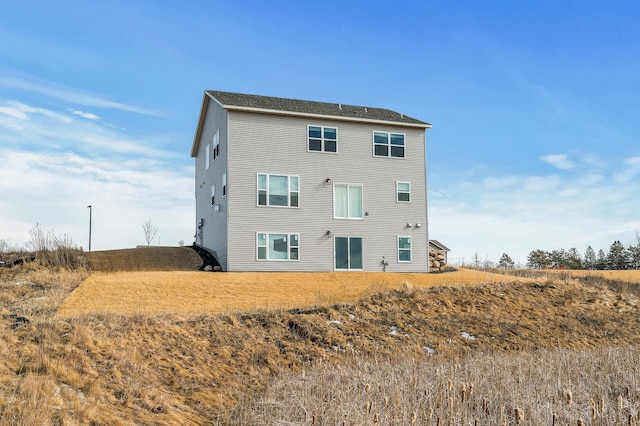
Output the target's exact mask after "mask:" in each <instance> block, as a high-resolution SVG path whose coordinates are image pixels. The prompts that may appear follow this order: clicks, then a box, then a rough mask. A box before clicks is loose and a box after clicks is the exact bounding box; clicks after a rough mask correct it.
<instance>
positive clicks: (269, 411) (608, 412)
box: [0, 264, 640, 426]
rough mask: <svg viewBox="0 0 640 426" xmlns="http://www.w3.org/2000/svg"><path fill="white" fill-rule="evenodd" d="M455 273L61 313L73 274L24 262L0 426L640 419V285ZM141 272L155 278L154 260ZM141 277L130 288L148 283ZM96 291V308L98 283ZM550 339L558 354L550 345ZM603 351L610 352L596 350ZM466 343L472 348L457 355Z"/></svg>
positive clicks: (4, 355) (11, 316) (0, 339)
mask: <svg viewBox="0 0 640 426" xmlns="http://www.w3.org/2000/svg"><path fill="white" fill-rule="evenodd" d="M2 269H5V268H2ZM464 272H465V271H461V274H460V275H458V276H457V275H456V274H455V273H452V274H442V275H424V276H423V277H424V279H425V280H432V281H431V282H428V281H424V282H422V285H424V286H431V288H425V289H422V288H419V287H420V286H421V282H420V281H419V280H418V279H417V278H416V277H419V276H422V275H420V274H408V277H413V279H411V278H407V275H405V274H401V275H402V276H401V277H398V281H393V280H392V279H391V278H390V277H391V276H392V275H386V274H380V275H381V276H383V277H384V278H385V280H384V281H375V280H374V281H370V280H363V277H365V276H366V275H369V274H362V276H361V277H360V280H358V274H337V275H339V277H338V278H341V279H345V280H346V279H350V280H352V281H355V284H353V285H352V286H353V287H357V286H362V288H363V289H364V293H367V292H370V294H368V295H366V294H365V295H364V296H363V297H360V298H356V299H354V300H352V301H350V302H348V303H338V304H331V303H329V302H326V304H322V306H315V307H298V306H296V307H295V308H291V309H277V308H272V309H253V310H243V311H237V312H233V313H211V314H209V313H206V314H187V313H179V314H178V313H162V314H153V313H144V312H142V311H141V310H138V311H137V313H135V314H117V313H99V312H91V313H85V314H77V315H75V314H74V315H72V316H70V317H61V316H60V315H58V314H57V312H58V311H59V308H60V304H61V303H63V302H62V301H63V300H65V298H66V297H67V296H68V295H69V294H70V293H71V292H72V290H73V289H74V288H79V287H77V286H78V285H79V284H80V282H81V281H82V280H83V279H84V278H85V277H86V274H85V273H84V272H69V271H65V270H46V269H41V268H39V267H38V266H37V265H35V264H34V265H24V266H20V267H16V268H12V269H10V270H0V426H5V425H12V426H13V425H63V424H64V425H66V424H69V425H72V424H87V425H89V424H96V425H97V424H100V425H102V424H109V425H111V424H113V425H133V424H145V425H160V424H181V425H182V424H184V425H201V424H241V425H254V424H255V425H265V424H266V425H283V424H303V425H310V424H313V423H312V422H313V418H314V417H313V415H314V414H316V415H317V416H316V417H315V418H316V420H317V421H316V423H315V424H316V425H318V426H319V425H329V424H332V425H333V424H343V421H346V424H375V419H377V420H378V424H403V425H404V424H411V422H413V421H414V420H416V421H417V423H416V424H425V423H426V424H429V422H432V424H437V420H438V419H440V420H443V423H442V424H464V425H467V424H469V423H471V424H474V423H473V422H472V421H471V420H472V419H473V418H474V417H475V418H478V419H480V423H478V424H503V423H504V424H518V422H520V423H519V424H522V425H524V424H551V422H549V421H548V420H549V418H550V417H551V416H557V419H558V422H557V423H556V424H577V420H578V419H583V420H584V424H585V425H586V424H634V425H637V424H638V422H639V421H640V419H639V418H638V412H640V387H639V385H638V381H637V378H638V370H637V365H638V363H637V356H636V355H637V349H634V348H638V347H639V345H640V333H639V332H638V330H640V297H639V296H638V294H640V293H638V292H636V291H629V290H630V288H628V287H626V286H613V285H611V284H610V283H608V282H607V283H598V282H591V281H589V282H582V281H580V280H572V279H565V278H556V279H547V278H541V279H532V278H531V277H527V278H523V279H518V280H516V279H515V278H514V277H507V276H498V277H494V276H493V275H491V274H485V273H483V272H470V274H471V276H470V275H466V276H467V277H468V279H470V280H476V278H472V276H473V274H479V275H476V277H478V278H477V281H474V282H470V283H467V284H466V285H453V286H448V285H439V284H445V283H446V282H454V283H457V284H460V283H461V282H463V281H464V279H463V278H462V276H464ZM145 274H146V275H145ZM180 274H181V273H175V272H174V273H168V275H167V276H171V275H173V277H174V278H173V280H175V277H176V276H178V275H180ZM467 274H469V272H467ZM102 275H104V276H106V277H111V278H112V279H115V278H116V277H118V275H119V274H116V273H114V274H102ZM135 275H139V276H142V277H144V276H146V277H148V278H147V281H149V282H153V280H151V279H150V278H149V277H152V276H154V275H155V273H142V272H137V273H134V274H132V275H130V276H135ZM233 275H234V274H207V273H193V275H192V274H191V273H188V274H186V275H185V276H190V277H193V276H196V277H199V278H200V277H202V279H204V280H208V279H211V280H214V281H212V284H211V285H210V287H214V288H215V287H216V285H217V286H218V287H223V286H221V285H220V284H216V282H215V280H222V279H223V278H224V277H225V276H226V278H224V279H230V278H231V277H233ZM243 275H244V274H243ZM256 275H257V276H256V277H254V281H255V282H254V283H253V285H255V288H260V286H262V287H265V286H266V284H267V283H268V282H270V281H269V280H274V282H273V283H272V285H274V286H280V287H276V288H273V287H272V292H273V293H276V292H278V291H279V292H281V293H303V292H304V291H303V290H302V288H303V287H304V286H301V285H300V282H302V283H304V282H305V281H304V279H303V278H304V277H298V279H299V280H300V281H290V282H289V283H286V282H281V283H279V282H277V280H275V277H276V275H273V276H269V277H262V278H260V277H259V276H261V275H270V274H256ZM322 275H325V274H322ZM326 275H327V276H330V275H331V274H326ZM373 275H375V274H373ZM122 276H123V277H124V276H125V275H124V274H123V275H122ZM160 276H162V275H160ZM287 276H290V275H289V274H287ZM293 276H294V275H292V277H293ZM318 276H320V275H318ZM91 279H93V278H90V279H89V280H86V281H83V284H82V285H84V283H87V282H91ZM260 279H262V280H264V281H260ZM307 279H308V277H307ZM358 281H365V283H364V284H363V283H360V284H358ZM482 281H485V282H484V283H483V282H482ZM603 281H604V280H603ZM133 282H134V284H135V285H138V284H139V282H140V280H133ZM172 282H173V281H172ZM191 282H193V280H191ZM402 282H411V284H412V286H409V285H404V286H403V285H402ZM134 284H130V287H131V286H133V287H135V285H134ZM285 284H288V285H285ZM347 284H349V283H347ZM347 284H344V282H343V284H342V285H347ZM471 284H473V285H471ZM82 285H80V287H81V286H82ZM234 285H235V287H238V286H239V284H238V282H236V283H235V284H234V282H232V281H231V282H229V283H227V284H226V286H227V287H233V286H234ZM385 286H388V287H395V288H396V289H389V290H387V289H385ZM633 286H635V287H640V286H638V285H637V284H634V285H633ZM398 287H399V289H398ZM136 288H137V289H138V293H137V294H138V296H139V297H142V295H143V293H144V292H143V290H144V287H140V286H138V287H136ZM125 290H126V286H125ZM245 291H246V292H247V293H249V291H248V290H245ZM112 292H113V291H112ZM93 294H94V296H95V297H98V301H97V302H96V301H93V302H92V303H93V304H94V306H95V305H98V303H99V302H100V297H101V296H99V295H100V292H98V291H97V289H95V290H94V293H93ZM113 294H114V295H115V296H113V297H114V299H115V298H116V296H117V292H113ZM237 294H242V293H236V297H237ZM311 294H313V293H311ZM174 296H175V295H174ZM120 297H122V298H124V297H129V294H128V293H126V292H125V293H124V295H121V296H120ZM165 297H166V296H165ZM252 297H253V296H252ZM282 297H283V298H287V297H289V296H288V294H285V295H283V296H282ZM292 297H293V296H292ZM314 297H315V296H314ZM323 297H326V296H323ZM199 298H203V296H202V295H200V296H199ZM189 300H190V301H191V303H195V302H194V301H197V300H198V298H193V297H191V298H190V299H189ZM274 300H275V299H274ZM278 300H279V299H278ZM325 300H326V299H325ZM138 303H139V304H140V305H142V303H141V302H138ZM184 303H186V302H184ZM274 303H277V300H276V301H275V302H274ZM292 303H293V302H292ZM105 304H106V302H105ZM313 304H315V303H313ZM96 309H97V308H96ZM559 348H564V349H566V350H568V351H569V352H561V353H560V354H559V356H557V357H556V356H554V357H548V358H544V354H545V352H544V351H546V350H550V351H553V353H556V349H559ZM606 348H612V351H607V352H604V355H605V356H604V359H603V357H602V356H601V355H602V354H603V350H606ZM625 348H630V349H629V350H627V349H625ZM541 351H542V352H541ZM474 354H475V355H478V356H480V358H479V361H478V362H476V363H467V362H466V360H467V359H469V357H470V356H474ZM485 354H486V355H487V357H486V358H485V357H484V355H485ZM564 354H566V355H564ZM387 357H389V360H390V361H391V365H393V366H396V368H395V370H394V371H395V372H391V371H390V368H389V363H385V359H387ZM574 358H576V359H577V360H582V361H580V362H581V363H578V362H576V359H574ZM554 359H555V361H554ZM607 359H608V361H607ZM552 364H553V365H552ZM569 365H571V366H572V367H574V368H573V369H571V370H570V369H569V368H568V367H569ZM589 366H596V367H597V368H595V369H594V371H593V374H589V375H586V376H585V375H583V374H581V372H582V371H588V368H589ZM305 371H306V373H305ZM387 372H389V374H387ZM505 372H508V374H505ZM557 372H560V373H562V375H560V374H558V373H557ZM305 374H306V376H305ZM431 375H435V378H434V379H430V377H431ZM305 377H306V378H305ZM280 378H282V379H280ZM274 380H275V381H274ZM336 380H337V381H336ZM529 381H531V383H529ZM310 382H319V383H318V387H315V388H314V387H311V388H309V387H307V386H306V385H307V384H309V383H310ZM344 385H346V387H344ZM464 386H467V387H466V389H467V390H468V391H469V393H468V394H463V393H462V390H463V389H464ZM470 386H473V389H474V390H473V391H472V390H471V387H470ZM525 387H526V389H529V388H530V387H533V391H531V392H526V389H524V388H525ZM277 389H283V390H287V393H282V394H281V393H279V391H278V390H277ZM274 390H275V392H274ZM453 390H455V391H456V392H452V391H453ZM571 392H572V394H573V396H572V397H569V396H568V395H571ZM465 395H468V398H467V396H465ZM338 398H339V399H340V400H338ZM485 400H486V401H487V403H486V404H485ZM562 401H567V402H566V403H563V402H562ZM569 401H573V402H571V403H570V402H569ZM603 401H604V402H603ZM593 403H596V406H595V409H596V410H597V411H596V412H595V415H596V416H597V417H593V414H592V413H593V411H591V410H593V407H594V405H593ZM280 404H288V406H283V407H279V406H275V405H280ZM487 404H488V405H487ZM356 405H357V407H356ZM451 405H453V409H450V407H451ZM478 405H480V407H482V409H483V410H484V411H483V412H479V411H478ZM485 406H486V407H485ZM430 407H431V408H433V413H431V412H430ZM448 407H449V408H448ZM545 407H546V408H545ZM425 409H426V413H424V412H423V411H424V410H425ZM516 409H518V410H520V411H519V412H516ZM535 409H538V410H542V411H538V412H537V414H536V412H535V411H534V410H535ZM348 410H351V411H348ZM370 410H371V411H370ZM302 411H304V412H305V413H307V414H308V417H306V420H303V419H299V415H300V414H302ZM483 413H484V414H483ZM518 413H521V414H518ZM414 414H415V416H414ZM432 414H433V415H432ZM336 415H337V416H338V417H336ZM345 415H348V417H345ZM332 416H333V417H332ZM408 416H409V417H408ZM587 416H592V417H591V418H586V417H587ZM303 418H305V417H303ZM464 419H466V421H465V420H464Z"/></svg>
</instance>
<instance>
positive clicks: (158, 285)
mask: <svg viewBox="0 0 640 426" xmlns="http://www.w3.org/2000/svg"><path fill="white" fill-rule="evenodd" d="M514 279H515V278H514V277H510V276H504V275H499V274H493V273H489V272H483V271H475V270H468V269H460V270H458V271H455V272H448V273H443V274H410V273H389V272H387V273H382V272H330V273H265V272H260V273H250V272H237V273H233V272H231V273H206V272H197V271H171V272H167V271H144V272H140V271H139V272H116V273H93V274H92V275H91V276H89V278H87V279H86V280H85V281H84V282H83V283H82V284H81V285H80V286H79V287H78V288H77V289H76V290H75V291H74V292H73V293H72V294H71V296H70V297H69V298H68V299H67V300H66V301H65V303H64V304H63V305H62V306H61V307H60V310H59V315H61V316H63V317H69V316H73V315H77V314H83V313H90V312H111V313H120V314H130V313H195V314H200V313H219V312H232V311H242V310H251V309H256V308H261V309H262V308H285V309H288V308H294V307H304V306H311V305H328V304H335V303H343V302H353V301H355V300H357V299H359V298H360V297H363V296H367V295H370V294H373V293H378V292H380V291H384V290H388V289H393V288H399V287H401V286H402V285H404V283H408V284H407V285H409V286H412V287H415V288H428V287H434V286H440V285H460V284H465V285H469V284H478V283H485V284H486V283H504V282H510V281H513V280H514Z"/></svg>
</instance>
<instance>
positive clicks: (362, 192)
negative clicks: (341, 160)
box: [333, 182, 364, 220]
mask: <svg viewBox="0 0 640 426" xmlns="http://www.w3.org/2000/svg"><path fill="white" fill-rule="evenodd" d="M336 186H347V187H352V186H353V187H359V188H360V195H361V197H362V199H361V200H360V202H361V203H362V206H361V207H362V209H361V210H362V216H360V217H349V212H348V210H349V196H348V195H347V217H342V216H336ZM347 194H348V190H347ZM333 218H334V219H338V220H364V185H363V184H361V183H344V182H334V184H333Z"/></svg>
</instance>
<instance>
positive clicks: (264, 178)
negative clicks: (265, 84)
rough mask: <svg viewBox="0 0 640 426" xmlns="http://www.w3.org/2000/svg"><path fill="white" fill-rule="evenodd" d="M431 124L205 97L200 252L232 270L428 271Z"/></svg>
mask: <svg viewBox="0 0 640 426" xmlns="http://www.w3.org/2000/svg"><path fill="white" fill-rule="evenodd" d="M430 127H431V125H430V124H429V123H425V122H423V121H420V120H417V119H414V118H411V117H409V116H407V115H404V114H402V113H398V112H394V111H390V110H388V109H381V108H369V107H360V106H351V105H344V104H339V103H326V102H314V101H304V100H297V99H284V98H275V97H269V96H256V95H246V94H240V93H229V92H219V91H211V90H210V91H205V93H204V97H203V101H202V106H201V110H200V117H199V120H198V124H197V129H196V132H195V137H194V141H193V147H192V150H191V156H192V157H194V158H195V195H196V244H197V245H199V246H202V247H204V248H206V249H208V250H209V251H211V252H212V253H213V254H214V256H215V257H216V259H217V260H218V262H219V263H220V266H221V268H222V270H223V271H349V270H357V271H382V270H386V271H402V272H428V269H429V266H428V265H429V257H428V249H427V247H428V244H427V241H428V227H427V199H426V144H425V134H426V129H428V128H430Z"/></svg>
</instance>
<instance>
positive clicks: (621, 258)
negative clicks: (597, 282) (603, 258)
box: [607, 240, 629, 270]
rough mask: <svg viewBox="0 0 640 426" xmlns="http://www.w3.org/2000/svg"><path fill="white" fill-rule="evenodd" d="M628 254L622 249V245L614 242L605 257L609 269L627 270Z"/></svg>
mask: <svg viewBox="0 0 640 426" xmlns="http://www.w3.org/2000/svg"><path fill="white" fill-rule="evenodd" d="M628 258H629V256H628V253H627V250H626V249H625V248H624V246H623V245H622V243H621V242H620V241H619V240H618V241H614V242H613V244H611V247H610V248H609V254H608V256H607V263H608V264H609V269H616V270H621V269H627V268H628Z"/></svg>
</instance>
